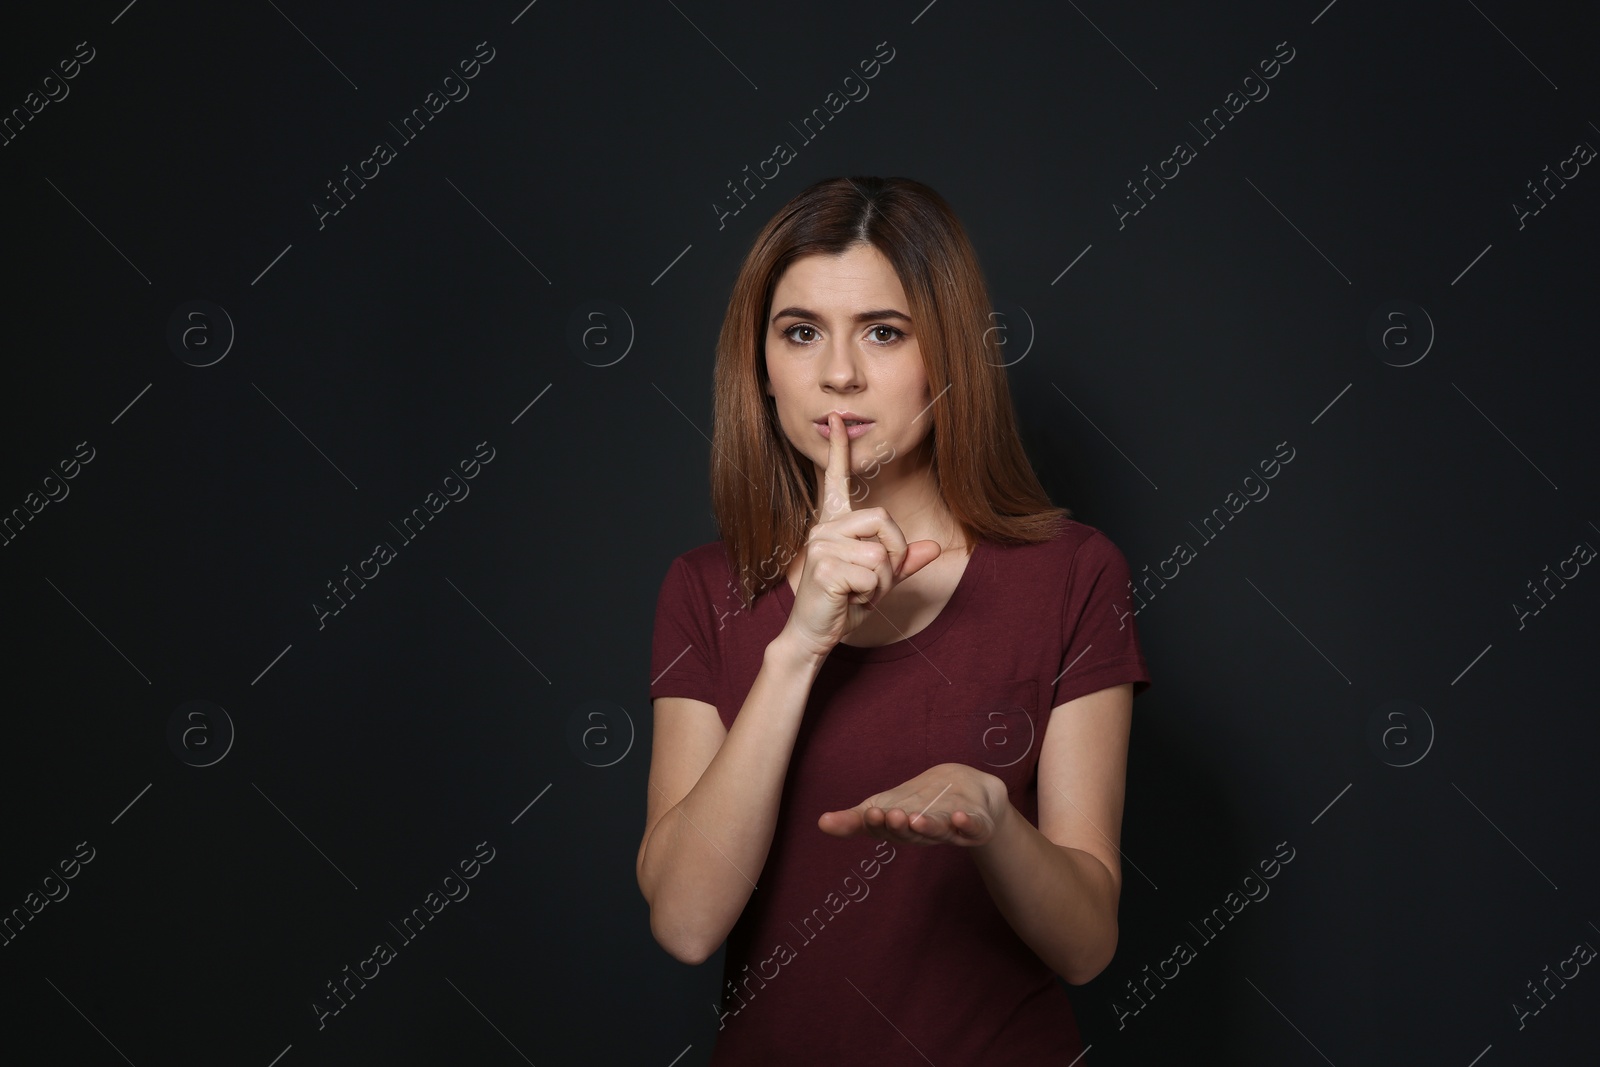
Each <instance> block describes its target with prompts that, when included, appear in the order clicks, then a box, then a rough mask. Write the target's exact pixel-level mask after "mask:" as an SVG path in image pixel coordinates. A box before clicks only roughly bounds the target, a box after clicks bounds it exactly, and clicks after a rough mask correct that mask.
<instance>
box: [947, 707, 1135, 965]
mask: <svg viewBox="0 0 1600 1067" xmlns="http://www.w3.org/2000/svg"><path fill="white" fill-rule="evenodd" d="M1132 715H1133V686H1132V685H1131V684H1130V683H1123V684H1122V685H1116V686H1112V687H1110V688H1108V689H1102V690H1099V691H1098V692H1094V693H1089V694H1086V695H1084V696H1081V697H1078V698H1076V699H1074V700H1069V701H1068V702H1067V703H1065V704H1063V705H1061V706H1060V707H1058V708H1056V709H1055V710H1054V711H1053V712H1052V713H1051V715H1050V724H1049V726H1048V727H1047V728H1046V730H1045V739H1044V743H1043V747H1042V749H1041V750H1040V753H1039V825H1038V827H1035V826H1034V825H1033V824H1032V823H1030V822H1029V821H1028V820H1027V819H1026V818H1025V817H1024V816H1023V815H1022V813H1021V812H1019V811H1018V810H1017V809H1016V807H1015V805H1012V804H1010V803H1009V802H1008V803H1007V805H1006V807H1005V809H1004V811H1003V814H1002V815H1001V816H1000V818H999V819H998V820H996V827H995V832H994V836H993V837H992V838H991V839H990V840H989V841H987V842H985V843H984V844H983V845H981V846H977V847H975V848H973V849H972V853H973V857H972V858H973V862H975V863H976V864H977V865H978V871H979V873H980V874H981V875H982V876H983V882H984V885H986V886H987V887H988V889H989V895H990V896H991V897H993V898H994V902H995V904H996V906H998V907H999V909H1000V913H1001V914H1002V915H1004V916H1005V917H1006V921H1007V922H1009V923H1010V924H1011V928H1012V929H1013V930H1015V931H1016V932H1017V936H1018V937H1020V938H1022V940H1024V941H1026V942H1027V943H1028V945H1029V947H1031V948H1032V949H1033V950H1034V952H1036V953H1038V955H1039V958H1040V959H1042V960H1044V961H1045V962H1046V963H1048V964H1049V965H1050V966H1051V968H1052V969H1053V970H1054V971H1055V972H1056V973H1057V974H1059V975H1061V977H1063V978H1065V979H1066V980H1067V981H1068V982H1070V983H1071V984H1072V985H1083V984H1084V983H1085V982H1087V981H1089V980H1090V979H1092V978H1094V977H1095V976H1096V975H1098V974H1099V973H1100V972H1101V971H1103V970H1105V968H1106V966H1107V965H1108V964H1109V963H1110V962H1111V957H1112V956H1113V955H1114V954H1115V952H1116V949H1117V903H1118V900H1119V898H1120V896H1121V893H1122V865H1121V862H1120V849H1119V847H1118V841H1119V840H1120V838H1121V827H1122V803H1123V793H1124V783H1125V775H1126V768H1127V758H1128V733H1129V729H1130V726H1131V722H1132Z"/></svg>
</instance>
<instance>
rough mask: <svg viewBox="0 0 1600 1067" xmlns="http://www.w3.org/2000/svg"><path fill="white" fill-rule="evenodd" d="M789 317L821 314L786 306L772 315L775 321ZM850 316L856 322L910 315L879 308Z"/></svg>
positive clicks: (901, 318)
mask: <svg viewBox="0 0 1600 1067" xmlns="http://www.w3.org/2000/svg"><path fill="white" fill-rule="evenodd" d="M790 317H793V318H797V319H821V318H823V316H821V315H819V314H817V313H816V312H815V311H808V310H807V309H805V308H797V307H786V308H784V309H783V310H782V311H780V312H778V313H777V314H775V315H773V316H772V321H773V322H777V321H778V320H779V319H782V318H790ZM852 318H853V319H854V321H856V322H868V321H871V320H872V319H900V320H902V321H905V322H910V321H911V316H910V315H907V314H905V313H904V312H902V311H896V310H895V309H894V308H879V309H878V310H876V311H858V312H856V313H855V315H854V316H852Z"/></svg>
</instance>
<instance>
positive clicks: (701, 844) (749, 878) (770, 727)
mask: <svg viewBox="0 0 1600 1067" xmlns="http://www.w3.org/2000/svg"><path fill="white" fill-rule="evenodd" d="M822 663H823V658H818V657H816V656H815V655H812V654H809V653H806V652H802V651H800V649H799V647H798V646H797V645H794V644H791V643H790V642H789V641H788V640H787V639H786V638H785V636H784V635H782V634H780V635H779V636H778V637H776V638H774V639H773V641H772V643H771V644H769V645H768V646H767V648H766V653H765V655H764V656H763V657H762V664H761V669H760V671H758V672H757V673H756V678H755V682H754V683H753V684H752V685H751V686H750V692H749V693H748V694H747V695H746V696H745V700H744V704H743V705H742V706H741V707H740V709H739V714H738V716H737V717H735V719H734V721H733V726H732V727H731V728H730V729H728V730H727V731H726V737H725V738H724V739H723V740H722V742H721V744H720V745H719V746H718V747H717V748H716V750H715V752H714V754H713V755H711V757H710V759H709V762H708V763H701V760H702V759H704V758H705V757H704V756H701V757H698V758H697V757H695V756H694V755H693V743H692V740H691V737H690V731H691V729H692V726H691V725H690V724H686V723H671V722H666V721H664V718H665V717H658V719H657V722H656V728H655V741H654V751H653V752H652V755H651V759H650V797H649V802H648V803H649V815H648V816H647V826H646V828H645V836H644V842H643V843H642V844H641V845H640V848H639V858H638V862H637V868H636V873H637V875H638V880H639V889H640V891H641V892H643V893H644V898H645V900H646V901H647V902H648V903H649V905H650V931H651V933H652V934H654V935H655V938H656V940H657V941H658V942H660V943H661V946H662V947H663V948H665V949H666V950H667V951H668V952H669V953H671V954H672V956H673V957H674V958H676V959H678V960H681V961H683V962H684V963H690V964H699V963H702V962H704V961H705V960H706V959H707V958H708V957H710V956H711V955H712V954H713V953H714V952H716V950H717V948H718V946H720V945H721V944H722V942H723V940H724V939H725V938H726V937H727V936H728V931H729V930H732V929H733V925H734V923H735V922H737V921H738V919H739V915H740V914H741V913H742V912H743V911H744V907H745V904H746V903H747V902H748V901H749V899H750V894H751V892H752V891H753V890H754V889H755V887H756V883H755V879H756V877H757V876H758V875H759V873H760V871H761V869H762V867H763V866H765V864H766V862H767V852H768V850H769V849H770V848H771V847H772V836H773V833H774V831H775V830H776V827H777V822H778V803H779V800H780V798H781V796H782V793H783V781H784V777H785V776H786V775H787V773H788V769H789V758H790V756H791V755H792V753H793V751H794V742H795V738H796V736H797V735H798V734H799V730H800V721H801V718H802V717H803V715H804V712H805V706H806V699H807V697H808V696H809V695H810V693H811V685H812V683H813V682H814V681H815V680H816V677H817V672H818V671H819V670H821V668H822ZM660 699H661V700H666V699H670V698H660ZM657 707H658V708H659V707H660V705H659V704H657ZM716 726H717V728H718V729H720V728H721V722H720V720H719V721H717V723H716ZM702 751H704V750H703V749H702Z"/></svg>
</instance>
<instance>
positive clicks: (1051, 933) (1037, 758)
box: [637, 178, 1150, 1067]
mask: <svg viewBox="0 0 1600 1067" xmlns="http://www.w3.org/2000/svg"><path fill="white" fill-rule="evenodd" d="M989 308H990V304H989V300H988V295H987V293H986V291H985V286H984V282H983V277H982V274H981V272H980V270H979V267H978V262H977V258H976V256H975V254H974V252H973V250H972V247H971V245H970V243H969V242H968V240H967V237H966V234H965V232H964V231H963V229H962V227H961V224H960V222H959V221H958V220H957V218H956V217H955V215H954V213H953V212H952V211H951V210H950V208H949V206H948V205H947V204H946V203H945V201H944V200H943V199H942V198H941V197H940V196H939V195H938V194H937V193H935V192H934V191H933V190H932V189H930V188H928V187H927V186H926V185H923V184H921V183H919V182H915V181H911V180H908V179H904V178H887V179H880V178H853V179H852V178H836V179H830V180H827V181H822V182H818V183H817V184H815V185H813V186H811V187H810V188H808V189H806V190H805V191H803V192H801V193H800V194H799V195H798V196H796V197H795V198H794V199H793V200H791V201H790V202H789V203H787V204H785V205H784V207H783V208H782V209H781V210H780V211H779V212H778V214H777V215H776V216H775V217H774V218H773V219H772V220H771V221H770V222H768V223H767V225H766V227H765V228H764V229H763V230H762V231H761V233H760V234H759V235H757V237H756V239H755V244H754V247H753V248H752V249H751V250H750V253H749V255H748V256H747V257H746V259H745V261H744V264H743V267H742V268H741V270H740V272H739V276H738V278H737V280H736V281H735V283H734V287H733V293H732V298H731V300H730V301H729V305H728V312H727V317H726V319H725V320H724V323H723V328H722V334H721V337H720V340H719V343H718V347H717V364H716V391H715V407H714V418H715V437H714V439H713V441H712V446H713V447H712V457H711V483H712V503H713V507H714V510H715V513H716V518H717V522H718V527H719V529H720V531H721V532H722V535H723V539H722V540H721V541H715V542H711V543H709V544H706V545H702V546H700V547H698V548H695V549H693V550H691V551H689V552H686V553H684V554H682V555H680V556H679V557H677V558H676V559H675V560H674V561H673V563H672V566H671V567H670V568H669V570H668V572H667V575H666V577H665V579H664V580H663V582H662V585H661V589H660V594H659V597H658V599H657V605H656V621H655V633H654V641H653V651H652V663H651V669H650V676H651V682H650V695H651V697H652V700H653V706H654V749H653V754H652V758H651V764H650V781H649V790H648V812H647V815H646V822H645V832H644V839H643V841H642V842H641V843H640V847H639V856H638V863H637V876H638V881H639V888H640V889H641V891H642V892H643V893H644V896H645V899H646V900H647V901H648V902H649V905H650V928H651V931H652V933H653V934H654V936H655V938H656V940H657V941H659V942H660V944H661V945H662V946H663V947H664V948H665V949H666V950H667V951H668V952H669V953H671V954H672V956H674V957H675V958H676V959H679V960H681V961H683V962H685V963H691V964H698V963H701V962H703V961H704V960H706V959H707V958H709V957H710V956H711V955H712V954H713V953H715V952H716V950H717V948H718V947H719V946H720V945H722V943H723V941H724V939H726V941H727V955H726V957H725V962H724V966H723V986H722V1002H721V1004H720V1005H718V1006H717V1009H716V1010H717V1014H718V1018H719V1024H718V1030H717V1043H716V1046H715V1049H714V1051H713V1054H712V1058H711V1062H712V1063H713V1064H762V1065H780V1064H804V1065H807V1067H810V1065H815V1064H824V1063H826V1064H853V1063H869V1062H870V1063H872V1064H875V1065H884V1067H889V1065H895V1064H913V1063H914V1064H919V1065H923V1064H926V1063H928V1062H930V1061H931V1062H933V1063H937V1064H941V1065H944V1064H952V1065H955V1064H963V1065H965V1064H979V1063H981V1064H986V1065H988V1064H994V1065H1000V1064H1027V1065H1029V1067H1035V1065H1038V1064H1043V1063H1059V1064H1067V1063H1068V1062H1069V1061H1071V1060H1072V1059H1073V1057H1075V1056H1077V1055H1078V1054H1079V1051H1080V1049H1081V1045H1080V1042H1079V1035H1078V1031H1077V1027H1076V1025H1075V1023H1074V1020H1073V1015H1072V1009H1071V1007H1070V1005H1069V1002H1068V999H1067V994H1066V991H1065V989H1064V988H1063V987H1062V985H1061V983H1060V982H1058V981H1057V980H1056V976H1057V975H1060V976H1061V977H1062V978H1064V979H1065V980H1066V981H1067V982H1069V983H1071V984H1074V985H1080V984H1082V983H1084V982H1087V981H1089V980H1090V979H1091V978H1093V977H1094V976H1095V975H1097V974H1099V973H1100V972H1101V971H1102V970H1103V969H1104V968H1105V966H1106V964H1107V963H1108V962H1109V961H1110V959H1111V956H1112V953H1113V952H1114V951H1115V949H1116V943H1117V901H1118V898H1119V895H1120V891H1121V884H1122V868H1121V864H1120V862H1119V859H1120V857H1119V851H1118V846H1117V842H1118V840H1119V838H1120V830H1121V823H1122V804H1123V787H1124V774H1125V768H1126V762H1127V746H1128V733H1129V724H1130V720H1131V717H1132V704H1133V697H1134V696H1135V695H1136V694H1138V693H1140V692H1142V691H1144V690H1145V689H1146V688H1148V687H1149V685H1150V675H1149V672H1148V670H1147V667H1146V664H1145V659H1144V655H1143V652H1142V650H1141V647H1140V643H1139V638H1138V632H1137V629H1136V627H1135V625H1134V617H1133V610H1132V605H1131V603H1130V598H1129V595H1128V590H1129V587H1130V582H1129V580H1128V566H1127V563H1126V561H1125V559H1124V557H1123V555H1122V553H1121V552H1120V551H1119V550H1118V549H1117V547H1116V546H1115V545H1114V544H1113V543H1112V542H1111V541H1110V540H1109V539H1108V538H1107V537H1106V536H1105V535H1104V534H1103V533H1101V532H1100V531H1098V530H1097V529H1095V528H1094V527H1092V526H1087V525H1085V524H1083V523H1080V522H1076V521H1074V520H1072V519H1071V517H1070V516H1071V512H1070V511H1069V510H1068V509H1065V508H1060V507H1055V506H1053V505H1052V504H1051V502H1050V500H1049V498H1048V497H1047V495H1046V494H1045V492H1044V490H1043V488H1042V487H1041V485H1040V483H1039V481H1038V478H1037V477H1036V476H1035V474H1034V472H1033V470H1032V468H1031V466H1030V465H1029V462H1028V459H1027V456H1026V454H1025V452H1024V451H1023V448H1022V445H1021V442H1020V440H1019V438H1018V436H1017V430H1016V422H1015V414H1014V411H1013V409H1012V405H1011V397H1010V392H1009V390H1008V385H1007V377H1006V371H1005V369H1004V365H1003V363H1004V361H1003V359H1002V358H1001V349H1000V348H999V346H998V345H997V344H996V343H995V340H994V335H993V333H992V330H991V329H990V327H991V325H992V323H991V321H990V316H989Z"/></svg>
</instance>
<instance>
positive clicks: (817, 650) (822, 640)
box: [780, 412, 940, 658]
mask: <svg viewBox="0 0 1600 1067" xmlns="http://www.w3.org/2000/svg"><path fill="white" fill-rule="evenodd" d="M850 471H851V464H850V437H849V435H848V434H847V433H846V432H845V425H844V419H842V418H840V417H839V415H838V414H837V413H836V412H829V414H828V468H827V471H826V473H825V475H824V477H823V481H822V484H821V485H819V486H818V487H817V496H818V500H817V521H816V522H815V523H814V524H813V525H812V527H811V530H810V532H809V534H808V535H807V538H806V560H805V566H804V567H803V569H802V570H801V572H800V588H799V590H798V591H797V592H796V593H795V597H794V607H793V608H792V609H791V610H790V612H789V621H788V622H787V623H785V624H784V628H783V634H782V635H780V636H785V635H786V636H787V637H788V638H789V639H790V640H792V641H793V642H794V643H795V644H797V645H798V646H799V647H800V648H802V649H804V650H805V651H806V652H808V653H809V654H812V655H815V656H817V657H818V658H822V657H825V656H827V655H828V653H830V652H832V651H833V646H835V645H837V644H838V643H839V642H840V641H842V640H843V639H844V637H845V635H846V634H848V633H850V632H851V631H852V630H854V629H855V628H856V627H857V626H860V625H861V624H862V623H863V622H864V621H866V619H867V613H868V612H869V611H872V610H874V605H875V604H876V603H877V602H878V601H880V600H882V599H883V598H884V597H885V596H887V595H888V593H889V591H890V590H891V589H893V588H894V587H895V586H896V585H899V584H900V583H901V582H903V581H904V580H906V579H907V578H909V577H911V576H912V575H913V574H915V573H917V572H918V571H919V570H921V569H922V568H923V567H925V566H927V565H928V564H929V563H932V562H933V561H934V560H935V559H938V558H939V551H940V549H939V542H937V541H912V542H911V543H910V544H907V543H906V539H905V535H904V534H903V533H901V532H900V527H899V526H898V525H897V524H896V523H895V521H894V519H892V518H890V517H889V513H888V512H887V511H885V510H884V509H883V508H881V507H879V508H866V509H865V510H862V511H853V510H851V507H850Z"/></svg>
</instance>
